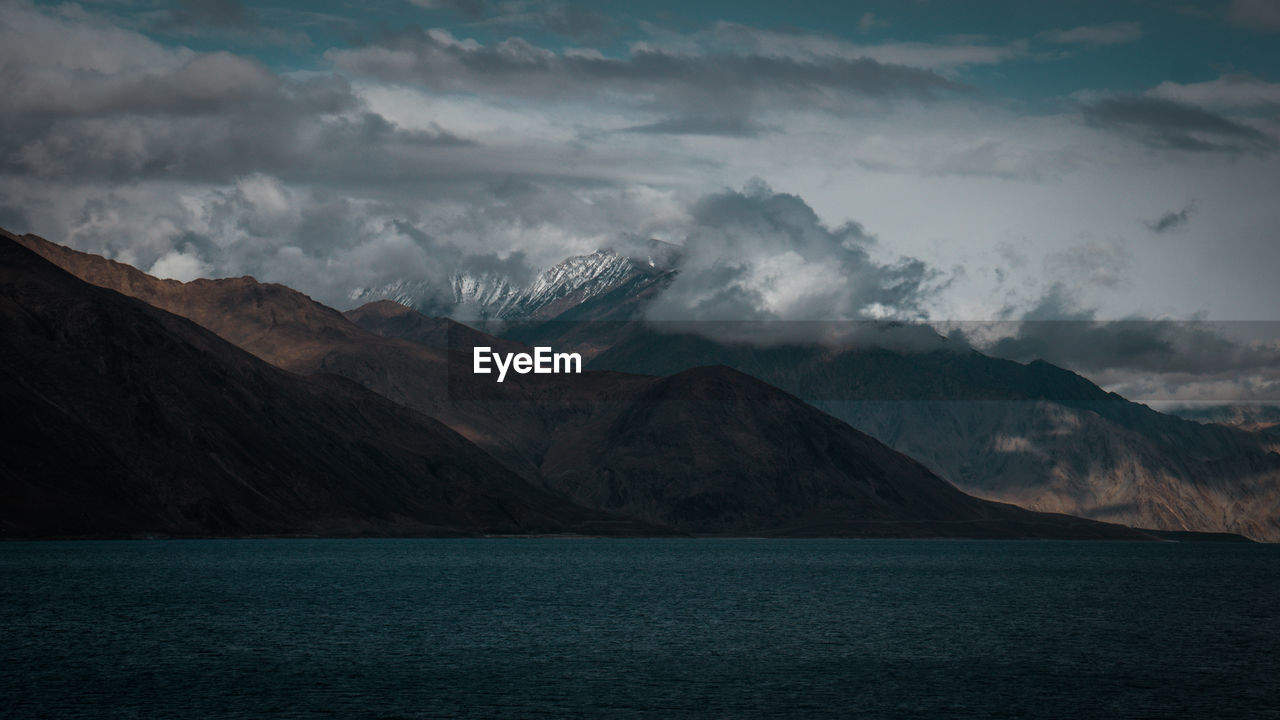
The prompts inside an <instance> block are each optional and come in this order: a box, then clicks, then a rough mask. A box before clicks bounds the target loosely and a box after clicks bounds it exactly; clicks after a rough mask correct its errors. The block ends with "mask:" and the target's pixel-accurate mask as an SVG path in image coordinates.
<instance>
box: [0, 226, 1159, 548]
mask: <svg viewBox="0 0 1280 720" xmlns="http://www.w3.org/2000/svg"><path fill="white" fill-rule="evenodd" d="M21 240H22V241H23V243H24V244H26V245H28V246H29V247H33V248H35V249H37V250H39V251H40V252H42V253H45V254H47V256H48V257H50V258H52V259H56V261H57V262H59V264H61V265H63V267H65V268H67V269H68V270H70V271H72V272H74V273H75V274H77V275H81V276H83V277H85V278H94V282H99V283H103V284H104V285H107V286H109V287H114V288H116V289H120V290H122V291H126V292H130V293H132V294H136V296H137V297H139V298H151V299H152V300H154V301H155V302H157V303H162V304H164V306H165V308H166V309H170V310H172V311H174V312H186V313H190V319H192V320H195V321H197V322H200V323H201V324H205V325H206V326H207V327H208V328H209V329H211V330H213V331H214V332H217V333H218V334H219V335H221V336H222V337H223V338H224V339H226V340H230V341H232V342H235V343H237V344H242V347H244V348H245V349H247V350H250V351H251V352H253V353H254V354H255V355H258V356H259V357H260V358H263V359H266V360H269V361H270V362H273V363H275V364H277V365H279V366H281V367H283V368H286V369H289V370H292V371H294V372H298V373H303V374H312V373H334V374H337V375H341V376H344V377H346V378H349V379H351V380H354V381H356V382H357V383H359V384H360V385H363V386H364V387H367V388H369V389H372V390H374V391H375V392H377V393H379V394H381V395H383V396H384V397H386V398H390V399H392V400H394V401H396V402H397V403H400V404H402V405H404V406H406V407H408V408H411V409H413V410H417V411H420V412H422V413H424V414H427V415H430V416H432V417H435V418H438V419H439V420H441V421H442V422H444V423H445V424H447V425H448V426H449V427H451V428H453V429H454V430H456V431H458V432H459V433H460V434H461V435H463V436H464V437H465V438H467V439H469V440H471V441H473V442H475V443H476V444H477V445H479V446H480V447H481V448H483V449H484V450H486V451H488V452H489V453H490V454H491V455H492V457H494V458H496V459H498V460H499V461H500V462H501V463H502V464H503V465H505V466H506V467H507V468H509V469H510V470H512V471H514V472H515V473H517V474H518V475H520V476H521V477H522V478H523V479H524V480H526V481H528V482H529V483H530V484H533V485H536V486H537V487H539V488H542V489H544V490H546V491H547V492H549V493H551V494H552V495H555V496H556V497H557V498H559V499H560V502H562V503H564V505H563V506H561V507H564V506H568V507H574V506H575V505H570V503H576V504H578V505H587V506H590V507H591V508H593V509H594V510H596V511H597V512H604V513H609V514H610V515H611V516H614V517H617V516H625V517H629V518H634V519H636V520H637V521H638V522H640V523H647V524H649V525H650V526H663V527H669V528H674V529H676V530H679V531H684V532H692V533H709V534H777V535H857V536H877V537H881V536H883V537H895V536H959V537H1074V538H1084V537H1093V538H1100V537H1106V538H1133V539H1138V538H1147V537H1150V536H1148V535H1144V534H1143V533H1139V532H1135V531H1133V530H1130V529H1128V528H1124V527H1120V526H1116V525H1109V524H1103V523H1097V522H1092V521H1088V520H1080V519H1077V518H1071V517H1067V516H1063V515H1057V514H1044V513H1034V512H1030V511H1027V510H1023V509H1021V508H1016V507H1012V506H1009V505H1005V504H1001V503H993V502H988V501H984V500H979V499H976V498H973V497H970V496H968V495H965V494H964V493H962V492H960V491H958V490H956V489H955V488H954V487H953V486H951V485H950V484H948V483H946V482H945V481H943V480H941V479H939V478H938V477H937V476H936V475H934V474H933V473H931V472H929V471H928V470H927V469H926V468H924V467H923V466H921V465H920V464H919V463H916V462H915V461H913V460H911V459H910V458H907V457H905V456H903V455H901V454H899V453H897V452H894V451H893V450H891V449H889V448H888V447H886V446H885V445H883V444H882V443H880V442H878V441H876V440H874V439H872V438H870V437H867V436H866V435H863V434H862V433H859V432H858V431H856V430H854V429H853V428H851V427H849V426H848V425H847V424H845V423H843V422H840V421H839V420H836V419H834V418H832V417H830V416H828V415H826V414H824V413H822V412H820V411H819V410H817V409H815V408H813V407H811V406H809V405H806V404H805V403H803V402H801V401H799V400H797V399H796V398H794V397H792V396H790V395H787V394H786V393H784V392H782V391H780V390H778V389H776V388H774V387H772V386H770V385H767V384H765V383H763V382H760V381H759V380H756V379H754V378H751V377H748V376H747V375H744V374H742V373H740V372H737V371H734V370H731V369H729V368H725V367H713V368H701V369H695V370H689V371H686V372H681V373H677V374H675V375H673V376H672V377H667V378H656V377H651V376H645V375H631V374H619V373H613V372H588V373H583V374H581V375H564V376H557V375H552V376H547V375H540V376H535V375H516V376H513V377H509V378H508V380H507V382H505V383H503V384H497V383H494V382H493V381H492V380H491V379H489V378H484V377H479V376H475V375H472V374H471V373H470V372H469V371H464V370H462V369H460V368H465V367H466V366H467V363H468V362H469V356H470V353H469V352H468V348H469V347H470V346H471V345H474V344H475V343H478V342H484V343H486V344H490V345H494V346H497V345H500V344H501V341H495V340H493V339H491V338H488V337H486V336H484V335H483V334H481V333H477V332H476V331H474V330H471V329H470V328H465V326H459V325H456V324H450V323H447V322H446V323H443V325H444V327H443V333H444V337H445V342H444V347H439V346H436V347H432V346H430V345H427V344H421V343H415V342H409V341H406V340H403V339H397V338H389V337H384V336H381V335H377V334H375V333H373V332H371V331H368V330H365V329H362V328H360V327H358V326H356V325H355V324H354V323H352V322H350V321H349V320H348V319H347V318H345V317H343V316H342V315H341V314H339V313H336V312H334V311H332V310H330V309H328V308H324V307H323V306H319V305H317V304H315V303H313V302H312V301H310V300H309V299H307V298H305V296H302V295H300V294H298V293H294V292H293V291H290V290H288V289H287V288H282V287H280V286H266V285H257V284H254V283H252V281H248V280H246V279H233V280H226V281H196V282H192V283H185V284H184V283H177V284H173V283H169V282H166V281H161V280H157V279H155V278H149V276H146V275H145V274H142V273H139V272H138V271H136V270H134V269H132V268H128V267H127V266H121V265H119V264H112V263H110V262H109V261H106V260H104V259H102V258H99V257H96V256H91V255H86V254H83V253H74V252H73V251H68V250H66V249H65V248H58V246H54V245H52V244H51V243H48V242H47V241H43V240H40V239H39V238H34V237H32V236H24V237H23V238H21ZM237 298H239V299H238V300H237ZM405 312H411V311H408V310H407V309H406V310H405ZM353 315H354V316H355V317H356V318H357V319H361V318H364V319H366V320H376V321H377V322H379V323H383V325H384V326H390V325H388V323H389V322H391V321H393V320H394V317H395V313H394V312H393V308H390V307H388V306H386V305H381V306H376V307H374V308H367V309H365V311H364V312H360V313H354V314H353ZM433 324H434V325H436V327H435V328H434V330H433V329H432V328H431V327H430V326H431V325H433ZM440 325H441V323H430V322H428V323H422V322H420V321H419V322H415V321H413V320H409V321H404V322H402V323H401V324H400V325H398V326H397V327H402V328H409V327H413V328H417V329H418V330H419V331H423V332H426V333H427V334H426V335H424V336H423V339H427V340H431V339H432V338H434V342H436V343H437V345H438V344H439V340H440V338H441V337H442V335H441V328H440V327H439V326H440ZM103 352H104V353H106V352H108V351H105V350H104V351H103ZM86 357H88V358H90V361H92V358H93V357H95V355H94V353H86ZM242 357H247V356H242ZM250 360H252V359H251V358H250ZM255 362H256V361H255ZM24 372H25V371H24ZM287 377H294V376H292V375H288V376H287ZM298 380H299V381H303V380H304V379H302V378H298ZM305 380H306V381H312V379H311V378H307V379H305ZM121 387H122V389H121V391H120V393H121V399H120V401H121V402H123V401H124V398H126V397H128V396H129V395H131V394H134V393H142V392H145V391H144V390H142V389H139V388H137V387H136V385H129V384H122V386H121ZM347 387H350V386H347ZM96 393H97V389H96V388H91V389H86V391H85V392H84V393H83V395H84V396H85V397H88V398H92V397H94V396H95V395H96ZM379 402H382V400H379ZM299 411H300V412H301V411H302V410H299ZM402 412H404V413H405V414H406V415H407V416H413V417H418V416H416V415H413V413H412V412H411V411H410V410H402ZM281 422H282V421H281ZM251 427H256V426H251ZM369 427H370V432H373V433H376V432H378V431H379V430H380V429H381V428H382V426H381V425H376V424H370V426H369ZM401 432H403V433H407V434H414V433H418V432H422V431H421V429H420V428H419V427H416V426H409V427H407V428H404V429H402V430H401ZM257 434H259V435H260V436H261V438H262V442H269V440H270V438H271V437H272V436H271V433H270V431H269V429H264V428H260V427H258V428H257ZM397 437H400V436H397ZM455 437H456V436H455ZM410 447H412V444H411V443H410ZM467 447H469V446H467ZM442 452H444V451H442ZM367 454H368V453H367ZM444 454H445V455H446V456H445V457H435V458H434V460H433V461H432V462H434V463H435V464H434V465H432V467H436V466H439V465H443V464H447V463H448V462H449V458H448V453H447V452H445V453H444ZM374 456H375V457H376V454H375V455H374ZM348 477H356V478H358V477H362V475H361V474H359V473H352V474H351V475H349V476H348ZM521 487H522V488H523V487H525V486H521ZM368 492H369V493H370V494H372V493H374V492H375V491H374V490H369V491H368ZM487 497H503V496H501V495H495V494H490V495H487ZM162 506H163V505H162ZM596 517H597V518H598V517H599V515H597V516H596ZM584 522H586V520H584ZM529 526H530V525H519V527H521V528H525V527H529ZM547 526H550V523H547Z"/></svg>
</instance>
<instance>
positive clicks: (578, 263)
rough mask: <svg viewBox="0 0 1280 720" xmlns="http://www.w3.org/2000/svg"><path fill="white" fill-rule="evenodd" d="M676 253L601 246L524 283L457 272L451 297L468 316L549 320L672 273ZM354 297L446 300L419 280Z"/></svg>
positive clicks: (411, 302)
mask: <svg viewBox="0 0 1280 720" xmlns="http://www.w3.org/2000/svg"><path fill="white" fill-rule="evenodd" d="M677 251H678V248H677V247H676V246H674V245H670V244H668V243H664V242H661V241H658V240H654V241H651V242H650V247H649V252H648V253H647V254H646V256H645V257H642V258H636V257H628V256H626V255H620V254H618V253H616V252H615V251H613V250H611V249H603V250H597V251H595V252H593V253H590V254H588V255H576V256H574V257H570V258H568V259H566V260H563V261H561V262H560V263H557V264H556V265H553V266H551V267H549V268H546V269H545V270H543V271H542V272H540V273H539V274H538V275H537V277H535V278H534V280H533V282H531V283H529V284H528V285H527V286H524V287H520V286H518V285H515V284H513V283H512V282H511V281H510V279H509V278H507V277H505V276H503V275H499V274H496V273H482V274H472V273H456V274H454V275H453V277H452V278H451V281H450V286H451V287H450V291H451V293H452V297H451V300H452V303H453V305H454V307H455V308H462V309H465V310H464V314H468V315H475V316H477V317H481V318H499V319H503V320H516V319H548V318H552V317H555V316H556V315H558V314H559V313H561V312H563V311H565V310H567V309H569V308H571V307H574V306H576V305H579V304H581V303H583V302H585V301H587V300H590V299H591V298H593V297H597V296H599V295H602V294H604V293H608V292H610V291H612V290H615V289H617V288H619V287H621V286H622V285H624V284H626V283H628V282H631V281H632V280H635V279H636V278H638V277H651V276H655V275H660V274H663V273H666V272H668V271H669V270H671V268H672V266H673V265H674V264H675V261H676V259H677ZM351 299H352V300H354V301H356V302H359V303H367V302H372V301H374V300H394V301H396V302H398V303H401V304H402V305H408V306H410V307H413V308H416V309H418V310H421V311H423V312H427V313H433V312H436V311H438V310H439V309H440V308H439V306H440V304H441V300H442V298H441V293H440V292H439V288H437V287H435V286H433V285H431V284H430V283H429V282H427V281H415V280H400V281H397V282H394V283H390V284H388V285H384V286H382V287H380V288H364V289H361V290H357V291H356V292H353V293H352V294H351Z"/></svg>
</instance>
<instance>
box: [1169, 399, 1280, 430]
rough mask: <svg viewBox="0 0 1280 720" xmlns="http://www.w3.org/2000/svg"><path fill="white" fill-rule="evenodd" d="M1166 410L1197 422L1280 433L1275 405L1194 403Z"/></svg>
mask: <svg viewBox="0 0 1280 720" xmlns="http://www.w3.org/2000/svg"><path fill="white" fill-rule="evenodd" d="M1168 412H1169V414H1170V415H1176V416H1178V417H1180V418H1184V419H1186V420H1194V421H1196V422H1198V423H1215V424H1217V425H1226V426H1227V427H1234V428H1240V429H1241V430H1252V431H1254V432H1265V433H1269V434H1274V435H1280V406H1276V405H1195V406H1187V407H1178V408H1172V409H1170V410H1169V411H1168Z"/></svg>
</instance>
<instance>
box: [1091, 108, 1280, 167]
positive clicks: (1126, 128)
mask: <svg viewBox="0 0 1280 720" xmlns="http://www.w3.org/2000/svg"><path fill="white" fill-rule="evenodd" d="M1082 112H1083V114H1084V118H1085V120H1086V121H1087V122H1089V123H1090V124H1092V125H1094V126H1096V127H1100V128H1104V129H1107V130H1113V131H1117V132H1121V133H1125V134H1127V135H1129V136H1131V137H1134V138H1136V139H1137V140H1139V141H1140V142H1142V143H1143V144H1146V145H1148V146H1151V147H1155V148H1162V149H1174V150H1186V151H1192V152H1229V153H1240V152H1249V153H1265V152H1270V151H1271V150H1272V149H1274V147H1275V141H1274V140H1273V139H1272V138H1271V137H1269V136H1268V135H1266V134H1264V133H1263V132H1261V131H1259V130H1257V129H1256V128H1253V127H1251V126H1249V125H1246V124H1244V123H1242V122H1238V121H1236V120H1232V119H1230V118H1227V117H1226V116H1223V115H1218V114H1216V113H1213V112H1210V111H1208V110H1205V109H1203V108H1199V107H1196V106H1194V105H1187V104H1185V103H1181V102H1177V101H1174V100H1166V99H1163V98H1155V97H1144V96H1136V95H1115V96H1111V97H1106V98H1103V99H1101V100H1098V101H1096V102H1094V103H1091V104H1087V105H1085V106H1084V107H1083V108H1082Z"/></svg>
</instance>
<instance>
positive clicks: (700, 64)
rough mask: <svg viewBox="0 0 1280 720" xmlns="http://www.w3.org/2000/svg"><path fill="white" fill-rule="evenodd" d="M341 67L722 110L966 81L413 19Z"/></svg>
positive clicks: (431, 85) (333, 56) (822, 103)
mask: <svg viewBox="0 0 1280 720" xmlns="http://www.w3.org/2000/svg"><path fill="white" fill-rule="evenodd" d="M326 57H327V58H328V59H330V60H331V61H333V62H334V63H335V64H336V65H337V66H338V67H339V68H340V69H342V70H345V71H347V72H351V73H355V74H358V75H364V76H368V77H373V78H378V79H380V80H384V81H390V82H399V83H406V84H412V85H417V86H421V87H425V88H428V89H431V90H435V91H442V92H464V93H476V92H487V93H493V94H499V95H507V96H517V97H525V98H532V99H540V100H555V101H558V100H583V101H585V100H604V101H608V102H610V103H619V104H622V105H623V106H627V105H630V106H632V107H635V108H640V109H644V110H648V111H655V112H662V113H663V114H675V115H677V116H697V115H702V114H708V113H712V114H715V115H717V116H719V117H724V116H727V115H730V114H736V115H745V114H746V113H748V112H749V111H750V110H752V109H755V108H757V107H760V106H775V105H781V104H787V103H790V104H800V105H803V106H808V107H818V108H827V109H835V108H842V107H846V106H847V105H848V104H849V102H850V101H851V100H852V99H855V98H863V99H867V98H870V99H878V100H883V99H890V98H896V97H915V98H930V97H935V96H937V95H939V94H942V93H949V92H957V91H964V90H965V88H964V86H962V85H960V84H959V83H957V82H955V81H953V80H949V79H947V78H944V77H942V76H941V75H939V74H937V73H935V72H932V71H930V70H923V69H919V68H913V67H907V66H904V65H892V64H886V63H880V62H876V61H874V60H870V59H867V58H857V59H847V58H838V57H818V58H812V59H797V58H790V57H783V56H776V55H768V56H766V55H755V54H718V55H689V54H676V53H672V52H667V51H664V50H657V49H652V48H647V47H643V46H637V47H635V48H633V50H632V51H631V52H630V54H629V55H627V56H625V57H621V58H611V57H603V56H601V55H599V54H596V53H583V52H576V53H575V52H566V53H556V52H552V51H550V50H547V49H545V48H542V47H538V46H535V45H533V44H531V43H529V42H527V41H525V40H523V39H521V38H509V39H507V40H505V41H502V42H500V43H497V44H494V45H491V46H484V45H480V44H479V43H476V42H474V41H472V40H458V39H457V38H455V37H454V36H452V35H450V34H449V33H447V32H444V31H442V30H429V31H426V30H422V29H411V30H405V31H402V32H398V33H395V34H393V35H389V36H388V37H386V38H384V39H383V40H382V41H380V42H379V43H377V44H374V45H370V46H367V47H362V48H357V49H352V50H330V51H329V52H327V53H326Z"/></svg>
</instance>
